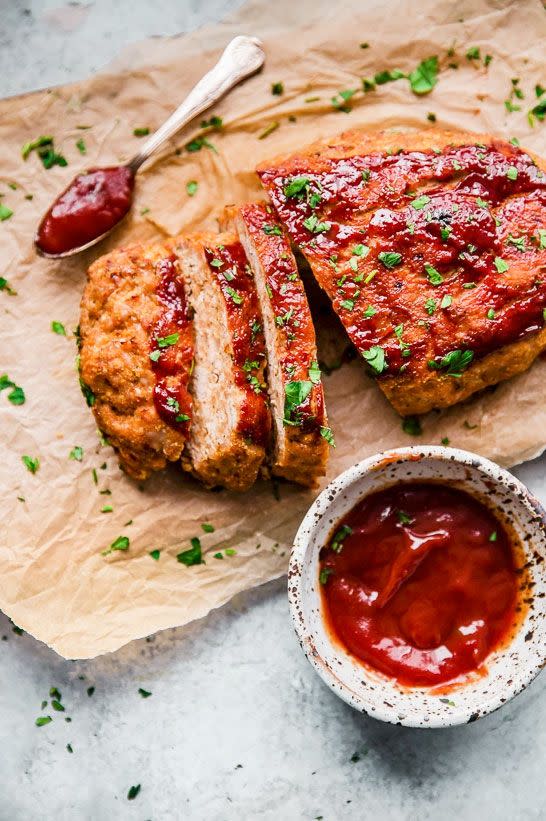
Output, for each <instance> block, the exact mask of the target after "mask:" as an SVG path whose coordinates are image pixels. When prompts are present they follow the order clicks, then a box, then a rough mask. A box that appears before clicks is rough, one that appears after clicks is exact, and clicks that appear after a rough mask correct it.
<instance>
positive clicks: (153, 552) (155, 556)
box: [148, 548, 161, 562]
mask: <svg viewBox="0 0 546 821" xmlns="http://www.w3.org/2000/svg"><path fill="white" fill-rule="evenodd" d="M148 555H149V556H151V557H152V559H153V560H154V561H155V562H157V561H159V557H160V556H161V550H158V549H157V548H156V549H155V550H150V552H149V553H148Z"/></svg>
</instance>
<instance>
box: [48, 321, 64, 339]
mask: <svg viewBox="0 0 546 821" xmlns="http://www.w3.org/2000/svg"><path fill="white" fill-rule="evenodd" d="M51 330H52V331H53V333H54V334H59V336H66V328H65V327H64V325H63V323H62V322H56V321H55V320H53V322H52V323H51Z"/></svg>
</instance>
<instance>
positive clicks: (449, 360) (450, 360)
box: [428, 350, 474, 379]
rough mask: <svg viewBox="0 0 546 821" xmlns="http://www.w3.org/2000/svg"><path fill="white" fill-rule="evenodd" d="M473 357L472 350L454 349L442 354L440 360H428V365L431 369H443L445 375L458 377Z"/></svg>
mask: <svg viewBox="0 0 546 821" xmlns="http://www.w3.org/2000/svg"><path fill="white" fill-rule="evenodd" d="M473 359H474V352H473V351H470V350H465V351H462V350H454V351H449V353H447V354H446V355H445V356H443V357H442V359H441V360H440V362H436V361H435V360H433V359H431V360H429V363H428V366H429V368H431V369H433V370H445V371H446V374H447V376H453V377H454V378H456V379H459V378H460V377H461V376H462V373H463V371H464V370H466V368H468V366H469V365H470V363H471V362H472V360H473Z"/></svg>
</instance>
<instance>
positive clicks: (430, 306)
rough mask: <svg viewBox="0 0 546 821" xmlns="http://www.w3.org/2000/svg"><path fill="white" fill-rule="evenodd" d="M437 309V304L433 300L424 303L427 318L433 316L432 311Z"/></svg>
mask: <svg viewBox="0 0 546 821" xmlns="http://www.w3.org/2000/svg"><path fill="white" fill-rule="evenodd" d="M437 307H438V303H437V302H436V300H435V299H427V301H426V302H425V311H426V312H427V314H428V315H429V316H432V315H433V314H434V311H435V310H436V308H437Z"/></svg>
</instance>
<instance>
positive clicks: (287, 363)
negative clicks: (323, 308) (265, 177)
mask: <svg viewBox="0 0 546 821" xmlns="http://www.w3.org/2000/svg"><path fill="white" fill-rule="evenodd" d="M226 220H227V221H231V223H232V224H233V226H234V228H235V230H236V231H237V233H238V236H239V238H240V241H241V243H242V245H243V247H244V250H245V252H246V255H247V257H248V259H249V262H250V264H251V266H252V270H253V272H254V276H255V282H256V289H257V293H258V299H259V302H260V306H261V312H262V316H263V322H264V333H265V341H266V346H267V358H268V371H267V382H268V390H269V397H270V403H271V412H272V416H273V434H274V435H273V442H272V451H271V456H270V465H271V471H272V473H273V475H275V476H282V477H284V478H286V479H290V480H292V481H295V482H298V483H300V484H302V485H307V486H309V487H315V486H316V484H317V479H318V477H320V476H323V475H324V473H325V466H326V462H327V458H328V441H330V442H331V441H333V437H332V433H331V431H330V429H329V427H328V422H327V419H326V414H325V410H324V395H323V390H322V383H321V378H320V370H319V367H318V363H317V350H316V342H315V331H314V327H313V321H312V319H311V312H310V310H309V305H308V302H307V297H306V295H305V289H304V287H303V283H302V281H301V279H300V276H299V273H298V269H297V265H296V260H295V259H294V255H293V254H292V251H291V248H290V242H289V240H288V237H287V236H286V234H285V232H284V230H283V228H282V227H281V225H280V224H279V222H278V221H277V219H276V217H275V214H274V212H273V209H272V208H271V207H270V206H268V205H266V204H264V203H251V204H247V205H242V206H240V207H238V208H232V209H228V211H227V212H226Z"/></svg>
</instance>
